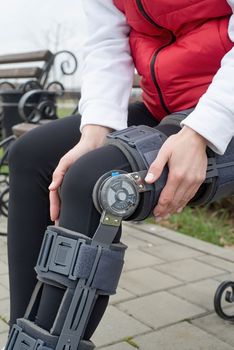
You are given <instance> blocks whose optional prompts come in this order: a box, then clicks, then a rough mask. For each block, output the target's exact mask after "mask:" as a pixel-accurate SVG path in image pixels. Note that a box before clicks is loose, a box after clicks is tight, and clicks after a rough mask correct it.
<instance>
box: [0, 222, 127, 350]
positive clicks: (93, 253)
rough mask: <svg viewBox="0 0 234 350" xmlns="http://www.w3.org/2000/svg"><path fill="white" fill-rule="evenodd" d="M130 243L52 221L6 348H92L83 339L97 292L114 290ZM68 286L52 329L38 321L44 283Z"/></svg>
mask: <svg viewBox="0 0 234 350" xmlns="http://www.w3.org/2000/svg"><path fill="white" fill-rule="evenodd" d="M126 248H127V247H126V246H125V245H123V244H122V243H118V244H110V245H107V244H102V242H97V241H96V240H95V241H94V240H92V239H91V238H88V237H86V236H84V235H82V234H80V233H77V232H73V231H70V230H66V229H63V228H61V227H55V226H50V227H48V229H47V231H46V233H45V237H44V240H43V244H42V247H41V251H40V254H39V258H38V262H37V266H36V268H35V269H36V272H37V275H38V280H39V282H38V284H37V286H36V288H35V290H34V293H33V295H32V298H31V301H30V303H29V306H28V308H27V310H26V313H25V317H24V318H21V319H18V320H17V325H15V326H13V328H12V330H11V333H10V335H9V338H8V342H7V345H6V348H5V349H6V350H52V349H53V350H92V349H94V347H95V346H94V344H93V343H92V342H91V341H87V340H83V335H84V332H85V329H86V326H87V323H88V321H89V318H90V314H91V312H92V309H93V307H94V304H95V302H96V300H97V297H98V295H100V294H105V295H111V294H115V292H116V288H117V285H118V281H119V278H120V275H121V271H122V268H123V263H124V253H125V249H126ZM44 283H45V284H51V285H54V286H56V287H57V288H62V289H63V290H64V296H63V299H62V302H61V305H60V307H59V310H58V312H57V315H56V317H55V320H54V323H53V326H52V328H51V329H50V331H46V330H44V329H42V328H41V327H39V326H37V325H36V324H35V322H34V318H35V305H36V304H37V301H38V298H40V290H41V288H42V286H43V284H44Z"/></svg>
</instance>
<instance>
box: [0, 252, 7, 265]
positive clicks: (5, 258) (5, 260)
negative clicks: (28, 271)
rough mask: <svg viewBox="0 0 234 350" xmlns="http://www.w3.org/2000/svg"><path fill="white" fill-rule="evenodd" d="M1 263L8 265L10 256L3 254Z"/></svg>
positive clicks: (0, 257)
mask: <svg viewBox="0 0 234 350" xmlns="http://www.w3.org/2000/svg"><path fill="white" fill-rule="evenodd" d="M0 261H2V262H4V263H5V264H8V256H7V254H1V255H0Z"/></svg>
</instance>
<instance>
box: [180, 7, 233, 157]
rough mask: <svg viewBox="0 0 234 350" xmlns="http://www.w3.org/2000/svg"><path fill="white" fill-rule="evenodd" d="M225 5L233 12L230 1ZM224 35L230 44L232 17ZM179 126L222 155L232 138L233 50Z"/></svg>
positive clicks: (223, 60)
mask: <svg viewBox="0 0 234 350" xmlns="http://www.w3.org/2000/svg"><path fill="white" fill-rule="evenodd" d="M227 2H228V3H229V5H230V6H231V8H232V10H233V12H234V0H228V1H227ZM228 33H229V37H230V39H231V40H232V41H233V42H234V14H233V15H232V16H231V18H230V22H229V29H228ZM182 125H187V126H189V127H190V128H192V129H193V130H195V131H197V132H198V133H199V134H200V135H202V136H203V137H205V138H206V139H207V140H208V142H209V143H208V145H209V146H210V148H212V149H213V150H214V151H215V152H217V153H219V154H223V153H224V152H225V150H226V148H227V146H228V144H229V142H230V141H231V139H232V137H233V136H234V48H233V49H231V50H230V51H229V52H228V53H227V54H226V55H225V56H224V57H223V59H222V62H221V67H220V69H219V70H218V72H217V74H216V75H215V77H214V79H213V81H212V83H211V85H210V86H209V88H208V90H207V92H206V93H205V94H204V95H203V96H202V97H201V99H200V100H199V103H198V104H197V106H196V108H195V110H194V111H193V112H192V113H191V114H190V115H189V116H188V117H187V118H186V119H185V120H184V121H183V123H182Z"/></svg>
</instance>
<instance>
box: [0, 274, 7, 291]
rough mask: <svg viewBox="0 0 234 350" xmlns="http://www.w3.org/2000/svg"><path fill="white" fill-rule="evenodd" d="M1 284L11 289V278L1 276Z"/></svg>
mask: <svg viewBox="0 0 234 350" xmlns="http://www.w3.org/2000/svg"><path fill="white" fill-rule="evenodd" d="M0 284H2V285H3V286H4V287H5V288H7V289H9V277H8V275H0Z"/></svg>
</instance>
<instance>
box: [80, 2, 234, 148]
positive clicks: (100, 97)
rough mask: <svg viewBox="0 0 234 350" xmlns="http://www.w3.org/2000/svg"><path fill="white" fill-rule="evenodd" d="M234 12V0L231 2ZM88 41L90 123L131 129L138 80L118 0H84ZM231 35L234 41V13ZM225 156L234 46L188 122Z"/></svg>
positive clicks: (233, 125)
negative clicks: (132, 101)
mask: <svg viewBox="0 0 234 350" xmlns="http://www.w3.org/2000/svg"><path fill="white" fill-rule="evenodd" d="M227 2H228V4H229V5H230V7H231V8H232V10H233V12H234V0H227ZM83 8H84V12H85V14H86V21H87V30H88V39H87V41H86V43H85V45H84V48H83V64H82V73H81V74H82V86H81V96H82V97H81V100H80V105H79V110H80V113H81V115H82V122H81V131H82V128H83V126H84V125H87V124H96V125H103V126H107V127H109V128H112V129H115V130H121V129H124V128H126V127H127V113H128V101H129V96H130V93H131V88H132V83H133V73H134V64H133V61H132V57H131V53H130V47H129V40H128V34H129V31H130V27H129V26H128V24H127V22H126V18H125V16H124V14H123V13H121V12H120V11H119V10H118V9H117V8H116V7H115V6H114V4H113V2H112V0H83ZM228 34H229V37H230V39H231V40H232V41H233V42H234V15H232V16H231V18H230V22H229V29H228ZM183 125H187V126H189V127H190V128H192V129H193V130H195V131H197V132H198V133H199V134H200V135H202V136H203V137H204V138H206V139H207V140H208V142H209V146H210V147H211V148H212V149H213V150H214V151H215V152H217V153H219V154H223V153H224V152H225V150H226V147H227V146H228V144H229V142H230V140H231V138H232V137H233V136H234V48H233V49H231V50H230V51H229V52H228V53H227V54H226V55H225V56H224V57H223V59H222V62H221V67H220V69H219V70H218V72H217V73H216V75H215V76H214V79H213V81H212V83H211V84H210V86H209V88H208V90H207V92H206V93H205V94H204V95H203V96H202V97H201V99H200V101H199V102H198V104H197V106H196V108H195V110H194V111H193V112H192V113H191V114H190V115H189V116H188V117H187V118H186V119H185V120H184V121H183Z"/></svg>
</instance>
